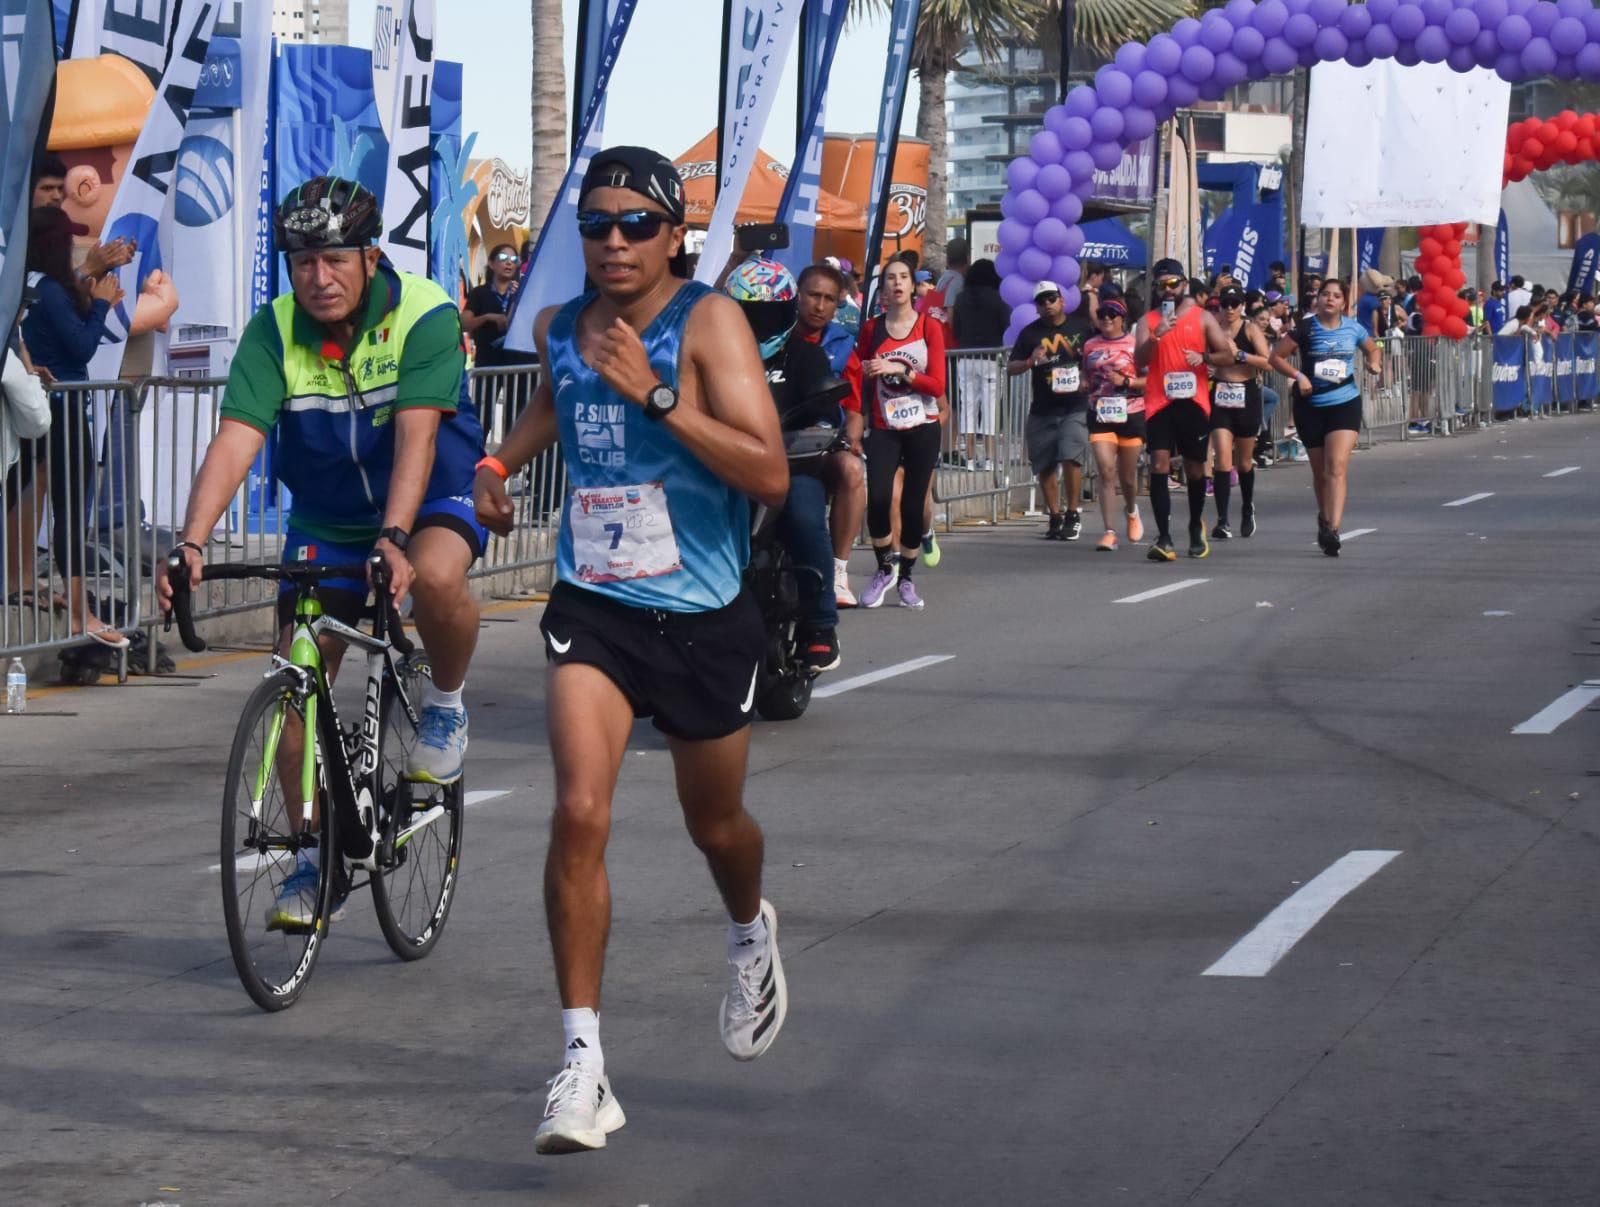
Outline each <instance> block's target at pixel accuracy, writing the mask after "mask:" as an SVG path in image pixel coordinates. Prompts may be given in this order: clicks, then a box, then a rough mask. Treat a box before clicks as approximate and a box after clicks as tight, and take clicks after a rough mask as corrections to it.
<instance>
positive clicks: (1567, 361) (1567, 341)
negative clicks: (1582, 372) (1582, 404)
mask: <svg viewBox="0 0 1600 1207" xmlns="http://www.w3.org/2000/svg"><path fill="white" fill-rule="evenodd" d="M1576 338H1577V337H1576V336H1574V335H1573V334H1572V332H1570V331H1564V332H1562V333H1561V334H1560V335H1558V336H1556V383H1555V386H1556V388H1555V394H1556V401H1557V402H1575V401H1577V397H1578V395H1577V392H1576V389H1577V384H1578V383H1577V377H1576V369H1577V365H1576V361H1577V347H1576V344H1575V340H1576Z"/></svg>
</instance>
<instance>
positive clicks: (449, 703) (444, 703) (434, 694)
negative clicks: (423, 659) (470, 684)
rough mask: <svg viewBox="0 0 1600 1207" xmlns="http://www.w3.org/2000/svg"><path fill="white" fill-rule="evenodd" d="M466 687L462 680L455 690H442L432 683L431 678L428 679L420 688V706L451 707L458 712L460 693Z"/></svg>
mask: <svg viewBox="0 0 1600 1207" xmlns="http://www.w3.org/2000/svg"><path fill="white" fill-rule="evenodd" d="M466 689H467V685H466V683H465V682H463V683H462V684H461V686H460V687H458V688H456V689H455V691H453V692H443V691H440V690H439V689H438V688H437V687H435V686H434V685H433V680H432V679H429V680H428V682H427V685H426V686H424V687H423V689H422V707H423V708H453V709H455V710H456V711H458V712H459V711H460V709H461V693H462V692H464V691H465V690H466Z"/></svg>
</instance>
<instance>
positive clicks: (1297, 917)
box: [1200, 851, 1400, 977]
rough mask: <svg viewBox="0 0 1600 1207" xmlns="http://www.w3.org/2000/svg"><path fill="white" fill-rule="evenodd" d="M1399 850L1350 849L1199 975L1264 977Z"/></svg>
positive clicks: (1296, 891) (1297, 890) (1295, 892)
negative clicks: (1331, 911)
mask: <svg viewBox="0 0 1600 1207" xmlns="http://www.w3.org/2000/svg"><path fill="white" fill-rule="evenodd" d="M1398 854H1400V852H1399V851H1351V852H1350V853H1349V854H1348V855H1345V856H1344V857H1342V858H1340V859H1336V860H1335V861H1334V862H1333V863H1332V864H1331V865H1329V867H1328V868H1327V869H1326V870H1325V871H1323V872H1322V873H1321V874H1319V875H1318V876H1317V877H1316V879H1314V880H1310V881H1307V882H1306V883H1305V884H1304V885H1302V886H1301V887H1300V888H1298V889H1296V890H1295V891H1294V892H1293V893H1292V894H1290V896H1289V897H1288V898H1287V899H1286V900H1285V901H1284V902H1283V904H1281V905H1279V906H1278V908H1277V909H1275V910H1273V911H1272V912H1271V913H1270V914H1268V915H1267V916H1266V917H1265V918H1263V919H1262V920H1261V922H1260V923H1259V924H1258V925H1257V926H1256V928H1255V929H1254V930H1252V931H1251V932H1250V933H1249V934H1247V935H1246V936H1245V937H1244V938H1242V939H1240V940H1239V941H1238V942H1237V943H1235V944H1234V945H1233V946H1232V947H1230V948H1229V949H1228V951H1227V953H1226V954H1225V955H1223V957H1222V958H1221V959H1220V960H1218V961H1217V962H1216V963H1215V964H1213V965H1211V967H1210V968H1207V969H1206V970H1205V971H1204V972H1202V973H1201V974H1200V975H1201V976H1239V977H1263V976H1266V975H1267V973H1269V972H1271V971H1272V969H1273V966H1274V965H1276V964H1277V963H1278V961H1279V960H1281V959H1283V957H1284V956H1286V955H1288V954H1289V951H1290V949H1291V948H1293V947H1294V945H1295V944H1296V943H1298V942H1299V941H1300V940H1301V939H1303V938H1305V937H1306V935H1307V934H1309V933H1310V931H1311V928H1312V927H1313V926H1315V925H1316V924H1317V923H1318V922H1321V921H1322V919H1323V918H1325V917H1326V916H1327V914H1328V911H1329V910H1331V909H1332V908H1333V907H1334V906H1335V905H1338V904H1339V902H1340V901H1342V900H1343V899H1344V898H1345V897H1346V896H1348V895H1349V894H1350V893H1351V892H1353V891H1354V890H1355V889H1357V888H1359V887H1361V885H1362V884H1363V883H1365V882H1366V881H1367V880H1368V879H1370V878H1371V877H1372V876H1374V875H1376V874H1377V873H1378V872H1379V871H1381V870H1382V869H1383V868H1384V867H1385V866H1386V865H1387V864H1388V863H1389V861H1390V860H1392V859H1393V858H1394V857H1395V856H1396V855H1398Z"/></svg>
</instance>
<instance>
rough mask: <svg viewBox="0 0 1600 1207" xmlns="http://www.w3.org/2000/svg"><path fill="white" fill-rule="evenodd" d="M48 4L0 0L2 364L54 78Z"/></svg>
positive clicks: (17, 299)
mask: <svg viewBox="0 0 1600 1207" xmlns="http://www.w3.org/2000/svg"><path fill="white" fill-rule="evenodd" d="M51 17H52V14H51V11H50V0H0V148H4V149H3V151H0V363H3V362H4V360H5V357H6V346H7V345H8V344H9V342H10V338H11V326H12V324H13V323H15V322H16V321H17V311H18V310H19V309H20V308H21V306H22V284H23V281H24V280H25V279H26V277H27V259H28V213H29V211H30V210H31V208H32V206H33V156H34V152H35V150H36V149H37V148H38V147H39V145H40V144H41V142H42V140H41V139H40V137H39V132H40V130H41V129H42V128H43V127H45V126H47V125H48V120H47V119H48V114H47V113H46V112H45V109H46V107H47V105H48V103H49V100H50V86H51V84H52V83H53V82H54V81H55V76H56V53H55V44H54V39H53V30H52V24H53V22H52V20H51Z"/></svg>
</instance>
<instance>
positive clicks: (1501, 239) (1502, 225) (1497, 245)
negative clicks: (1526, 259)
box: [1494, 210, 1511, 287]
mask: <svg viewBox="0 0 1600 1207" xmlns="http://www.w3.org/2000/svg"><path fill="white" fill-rule="evenodd" d="M1494 275H1495V279H1496V280H1498V281H1501V282H1503V283H1504V284H1505V285H1506V286H1507V287H1509V286H1510V284H1511V228H1510V227H1509V226H1508V225H1507V223H1506V212H1505V210H1501V211H1500V220H1499V221H1498V222H1497V223H1495V228H1494Z"/></svg>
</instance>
